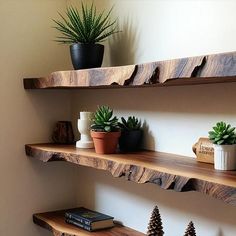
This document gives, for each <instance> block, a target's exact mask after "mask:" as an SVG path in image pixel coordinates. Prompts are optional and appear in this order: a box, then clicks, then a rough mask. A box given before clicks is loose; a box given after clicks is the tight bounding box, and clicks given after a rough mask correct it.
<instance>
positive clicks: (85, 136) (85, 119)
mask: <svg viewBox="0 0 236 236" xmlns="http://www.w3.org/2000/svg"><path fill="white" fill-rule="evenodd" d="M92 115H93V113H92V112H86V111H82V112H80V119H78V123H77V124H78V130H79V132H80V140H79V141H77V142H76V147H77V148H94V144H93V140H92V138H91V135H90V126H91V123H92V121H91V117H92Z"/></svg>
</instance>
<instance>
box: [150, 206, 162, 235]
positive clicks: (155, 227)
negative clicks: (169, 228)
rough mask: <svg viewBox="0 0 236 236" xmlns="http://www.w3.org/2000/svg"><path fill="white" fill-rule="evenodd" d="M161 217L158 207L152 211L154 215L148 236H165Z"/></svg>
mask: <svg viewBox="0 0 236 236" xmlns="http://www.w3.org/2000/svg"><path fill="white" fill-rule="evenodd" d="M163 235H164V231H163V227H162V221H161V215H160V213H159V209H158V207H157V206H155V208H154V209H153V211H152V215H151V218H150V221H149V224H148V232H147V236H163Z"/></svg>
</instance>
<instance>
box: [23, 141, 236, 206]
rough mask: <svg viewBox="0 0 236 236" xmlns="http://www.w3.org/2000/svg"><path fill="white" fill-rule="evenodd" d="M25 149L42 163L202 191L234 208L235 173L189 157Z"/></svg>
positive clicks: (42, 147)
mask: <svg viewBox="0 0 236 236" xmlns="http://www.w3.org/2000/svg"><path fill="white" fill-rule="evenodd" d="M54 147H55V148H54ZM25 150H26V154H27V155H28V156H30V157H33V158H35V159H38V160H40V161H43V162H50V161H67V162H71V163H74V164H77V165H81V166H86V167H91V168H95V169H100V170H106V171H108V172H110V173H111V174H112V176H114V177H122V176H124V177H125V178H126V179H127V180H129V181H133V182H136V183H142V184H143V183H153V184H156V185H159V186H160V187H161V188H163V189H165V190H174V191H177V192H186V191H197V192H201V193H204V194H206V195H209V196H211V197H214V198H216V199H219V200H222V201H224V202H226V203H229V204H231V205H235V206H236V172H235V171H226V172H220V171H215V170H214V169H213V166H212V165H210V164H205V163H198V162H196V161H194V160H191V159H190V158H183V157H181V156H176V155H173V154H167V153H157V152H140V153H133V154H125V155H123V154H119V155H98V154H95V153H94V152H92V151H84V150H82V151H81V150H76V148H74V147H68V146H66V147H63V146H62V147H61V146H54V145H51V144H39V145H26V146H25ZM189 159H190V160H189ZM171 165H173V166H171ZM198 172H199V173H198ZM214 178H215V179H214Z"/></svg>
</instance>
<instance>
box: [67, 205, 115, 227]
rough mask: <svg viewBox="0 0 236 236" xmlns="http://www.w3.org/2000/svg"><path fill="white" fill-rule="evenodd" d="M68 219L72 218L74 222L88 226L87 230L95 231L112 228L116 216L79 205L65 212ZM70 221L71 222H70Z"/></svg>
mask: <svg viewBox="0 0 236 236" xmlns="http://www.w3.org/2000/svg"><path fill="white" fill-rule="evenodd" d="M65 218H66V221H67V222H68V220H70V221H71V222H70V223H72V224H74V223H77V224H78V226H79V225H82V226H83V227H82V226H79V227H81V228H84V226H88V228H87V229H86V230H89V231H93V230H97V229H104V228H110V227H112V226H114V223H113V219H114V217H111V216H108V215H105V214H103V213H100V212H96V211H92V210H89V209H87V208H84V207H79V208H76V209H73V210H70V211H68V212H66V213H65ZM68 223H69V222H68Z"/></svg>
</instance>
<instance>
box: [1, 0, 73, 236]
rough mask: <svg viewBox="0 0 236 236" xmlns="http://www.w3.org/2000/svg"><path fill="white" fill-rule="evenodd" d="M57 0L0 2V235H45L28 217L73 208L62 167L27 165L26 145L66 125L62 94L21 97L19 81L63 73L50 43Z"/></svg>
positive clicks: (69, 169)
mask: <svg viewBox="0 0 236 236" xmlns="http://www.w3.org/2000/svg"><path fill="white" fill-rule="evenodd" d="M64 8H65V1H62V0H43V1H32V0H21V1H19V0H8V1H3V0H1V1H0V29H1V36H0V75H1V76H0V235H2V236H3V235H4V236H13V235H19V236H38V235H51V234H50V233H48V232H47V231H46V230H44V229H41V228H40V227H38V226H35V225H34V224H33V222H32V214H33V213H36V212H41V211H47V210H52V209H60V208H64V207H71V206H74V205H75V201H76V197H75V190H74V186H75V171H74V169H75V168H74V167H73V166H72V165H69V164H66V163H48V164H43V163H42V162H39V161H35V160H30V159H29V158H28V157H26V155H25V152H24V145H25V144H26V143H35V142H47V141H49V139H50V135H51V132H52V128H53V124H54V123H55V122H56V121H57V120H61V119H63V120H64V119H70V96H69V94H68V93H67V92H63V91H59V92H56V91H26V90H24V88H23V78H24V77H36V76H44V75H47V74H48V73H49V72H51V71H55V70H59V69H65V68H69V65H68V63H67V61H68V62H69V60H67V58H68V55H67V50H66V48H65V47H62V46H58V45H57V44H56V43H55V42H53V37H54V34H55V32H54V31H53V29H52V28H51V26H52V22H51V18H55V17H56V16H57V11H58V10H61V9H64Z"/></svg>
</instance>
